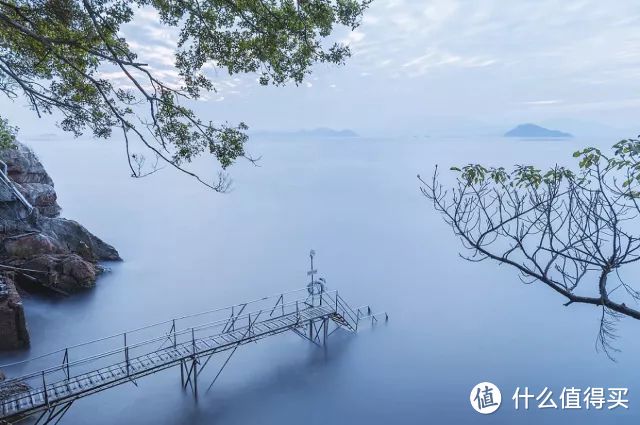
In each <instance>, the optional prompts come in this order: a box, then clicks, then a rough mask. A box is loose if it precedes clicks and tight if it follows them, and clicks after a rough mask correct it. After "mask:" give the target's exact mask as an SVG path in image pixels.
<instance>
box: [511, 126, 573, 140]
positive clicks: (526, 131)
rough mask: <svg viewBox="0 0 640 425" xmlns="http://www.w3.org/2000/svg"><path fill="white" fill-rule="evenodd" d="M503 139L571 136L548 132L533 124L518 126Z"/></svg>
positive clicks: (552, 131) (558, 132) (556, 131)
mask: <svg viewBox="0 0 640 425" xmlns="http://www.w3.org/2000/svg"><path fill="white" fill-rule="evenodd" d="M504 137H541V138H569V137H573V135H571V134H569V133H564V132H562V131H558V130H549V129H548V128H544V127H540V126H539V125H535V124H520V125H519V126H517V127H516V128H514V129H513V130H510V131H507V132H506V133H505V134H504Z"/></svg>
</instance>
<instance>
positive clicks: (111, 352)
mask: <svg viewBox="0 0 640 425" xmlns="http://www.w3.org/2000/svg"><path fill="white" fill-rule="evenodd" d="M299 291H300V290H295V291H290V292H288V293H289V294H291V293H295V292H299ZM305 291H306V288H305ZM330 292H335V291H330ZM269 298H273V297H264V298H261V299H258V300H255V301H263V300H267V299H269ZM308 299H309V297H308V296H307V297H301V298H298V299H296V300H292V301H289V302H287V303H285V304H284V307H293V306H297V305H299V303H300V302H302V301H304V302H306V301H308ZM255 301H250V302H248V303H247V304H249V303H252V302H255ZM244 304H245V303H242V304H237V305H234V307H235V306H240V305H244ZM229 308H231V307H228V308H222V309H216V310H211V312H219V311H224V310H226V309H229ZM270 309H271V307H268V308H262V309H259V310H253V311H250V312H248V313H244V314H242V315H238V316H234V317H235V320H236V321H238V320H242V319H247V318H250V317H251V316H254V317H255V316H256V314H259V313H261V312H263V311H267V310H270ZM299 311H300V310H297V309H296V311H291V312H289V313H288V314H284V315H280V316H276V317H275V318H277V317H283V316H286V315H290V314H293V313H299ZM203 314H205V313H198V314H194V315H188V316H183V317H182V318H189V317H196V316H201V315H203ZM230 319H231V317H226V318H223V319H218V320H215V321H212V322H207V323H204V324H200V325H198V326H191V327H188V328H183V329H182V330H177V329H176V330H174V331H173V332H169V333H166V332H165V333H163V334H162V335H161V336H158V337H154V338H150V339H147V340H143V341H140V342H136V343H135V344H130V345H124V346H119V347H118V348H115V349H112V350H107V351H104V352H101V353H98V354H94V355H91V356H87V357H83V358H81V359H77V360H74V361H73V362H68V361H67V362H66V363H64V364H60V365H56V366H52V367H49V368H45V369H41V370H38V371H37V372H32V373H28V374H25V375H22V376H19V377H15V378H11V379H7V380H5V381H4V382H2V383H0V388H2V387H3V386H7V385H8V384H12V383H15V382H20V381H24V380H27V379H30V378H34V377H37V376H39V375H40V374H42V373H43V372H44V373H45V374H49V373H51V372H57V371H60V370H64V369H65V368H70V367H73V366H79V365H82V364H86V363H90V362H91V361H94V360H97V359H100V358H106V357H108V356H112V355H115V354H119V353H124V352H125V351H127V350H133V349H136V348H139V347H143V346H146V345H150V344H152V343H157V342H160V341H165V340H166V339H167V338H168V337H174V338H177V337H179V336H183V335H187V334H190V333H192V332H195V331H202V330H204V329H211V328H215V327H216V326H220V325H223V324H226V323H228V321H229V320H230ZM270 319H273V317H270ZM176 320H178V319H176ZM171 322H172V320H169V321H164V322H160V323H158V324H154V325H149V326H145V327H142V328H138V329H135V330H133V331H129V332H123V333H120V334H116V335H113V336H110V337H104V338H100V339H96V340H94V341H90V342H86V343H83V344H77V345H74V346H70V347H66V348H63V349H60V350H57V351H53V352H50V353H47V354H43V355H40V356H38V357H34V358H31V359H27V360H22V361H19V362H14V363H9V364H6V365H3V366H0V369H7V368H9V367H15V366H18V365H21V364H27V363H30V362H33V361H36V360H40V359H43V358H46V357H50V356H53V355H56V354H61V353H65V352H68V351H69V350H71V349H73V348H79V347H84V346H88V345H90V344H94V343H97V342H102V341H106V340H109V339H113V338H116V337H123V336H125V335H129V336H131V334H132V333H134V332H137V331H139V330H145V329H150V328H152V327H155V326H159V325H162V324H168V323H171ZM243 327H244V326H242V327H240V328H243ZM226 333H229V332H220V333H218V334H216V335H222V334H226ZM154 351H156V350H154Z"/></svg>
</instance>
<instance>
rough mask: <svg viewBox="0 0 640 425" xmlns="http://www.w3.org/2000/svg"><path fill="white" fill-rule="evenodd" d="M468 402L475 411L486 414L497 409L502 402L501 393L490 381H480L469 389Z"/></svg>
mask: <svg viewBox="0 0 640 425" xmlns="http://www.w3.org/2000/svg"><path fill="white" fill-rule="evenodd" d="M469 402H470V403H471V407H473V408H474V409H475V411H476V412H478V413H482V414H483V415H488V414H490V413H493V412H495V411H496V410H498V408H499V407H500V403H502V394H500V390H499V389H498V387H496V386H495V385H494V384H492V383H491V382H481V383H479V384H478V385H476V386H475V387H473V389H472V390H471V394H469Z"/></svg>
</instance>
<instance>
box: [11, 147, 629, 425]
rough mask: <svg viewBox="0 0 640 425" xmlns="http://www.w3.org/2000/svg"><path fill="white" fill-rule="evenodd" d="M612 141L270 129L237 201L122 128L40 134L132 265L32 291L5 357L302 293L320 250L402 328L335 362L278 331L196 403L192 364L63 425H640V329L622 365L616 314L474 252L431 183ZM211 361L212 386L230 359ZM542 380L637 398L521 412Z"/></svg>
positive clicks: (372, 335) (334, 274)
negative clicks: (88, 134) (51, 292)
mask: <svg viewBox="0 0 640 425" xmlns="http://www.w3.org/2000/svg"><path fill="white" fill-rule="evenodd" d="M612 141H614V140H611V141H610V140H604V141H602V142H601V144H603V145H606V144H610V143H609V142H612ZM594 143H596V141H587V140H571V141H568V140H562V141H560V140H556V141H519V140H508V139H482V138H478V139H472V138H468V139H434V138H422V137H420V138H396V139H393V138H388V139H382V138H381V139H366V138H361V139H348V140H304V141H301V140H286V141H282V140H253V141H252V142H251V143H250V150H251V152H252V153H253V154H254V155H261V156H262V160H261V161H260V163H259V167H253V166H251V165H249V164H246V163H244V164H240V165H239V166H237V167H234V168H233V169H232V170H231V172H232V176H233V178H234V188H235V189H234V191H233V192H232V193H230V194H227V195H219V194H215V193H212V192H211V191H209V190H207V189H206V188H204V187H202V186H200V185H198V184H197V183H196V182H195V181H193V180H191V179H189V178H188V177H186V176H183V175H180V174H177V173H175V172H173V171H171V170H168V169H167V170H163V171H162V172H160V173H157V174H155V175H153V176H151V177H148V178H145V179H142V180H134V179H131V178H129V177H128V172H127V168H126V163H125V154H124V152H123V150H122V146H121V145H120V144H118V142H117V141H115V140H114V141H110V142H108V143H105V142H102V143H99V142H80V141H69V142H66V141H65V142H52V141H32V142H29V144H30V145H31V146H33V147H34V148H35V150H36V152H37V153H38V154H39V156H40V158H41V159H42V161H43V162H44V164H45V166H46V167H47V169H48V171H49V172H50V174H51V175H52V177H53V179H54V181H55V183H56V189H57V192H58V195H59V202H60V204H61V205H62V207H63V216H65V217H68V218H72V219H75V220H78V221H79V222H81V223H83V224H84V225H85V226H87V227H88V228H89V229H90V230H92V231H93V232H95V233H96V234H97V235H99V236H101V237H102V238H104V239H105V240H106V241H108V242H110V243H112V244H113V245H114V246H115V247H116V248H117V249H118V250H119V251H120V253H121V255H122V257H123V258H124V260H125V261H124V262H122V263H119V264H109V267H110V268H111V271H110V272H109V273H107V274H105V275H103V276H102V277H101V278H100V279H99V281H98V283H97V287H96V288H95V289H94V290H91V291H87V292H86V293H82V294H80V295H76V296H73V297H69V298H65V299H54V300H51V299H46V298H43V297H40V296H36V295H31V296H26V297H25V299H24V303H25V306H26V312H27V317H28V325H29V329H30V331H31V338H32V348H31V350H30V351H29V352H28V353H22V354H14V355H3V356H2V358H0V360H2V362H3V363H4V362H6V361H9V360H15V359H22V358H28V357H29V356H36V355H38V354H41V353H45V352H48V351H52V350H54V349H58V348H62V347H64V346H67V345H72V344H75V343H79V342H82V341H84V340H88V339H93V338H96V337H99V336H103V335H110V334H114V333H116V332H119V331H124V330H127V329H129V328H136V327H139V326H141V325H145V324H148V323H153V322H156V321H160V320H164V319H168V318H171V317H173V316H180V315H183V314H187V313H192V312H193V313H195V312H198V311H203V310H208V309H212V308H215V307H223V306H226V305H230V304H235V303H238V302H242V301H245V300H249V299H254V298H257V297H260V296H263V295H270V294H273V293H277V292H280V291H285V290H290V289H295V288H298V287H302V286H304V285H305V284H306V281H307V276H306V271H307V269H308V257H307V255H308V251H309V249H311V248H313V249H315V250H316V251H317V257H316V259H317V261H316V266H317V268H318V269H319V272H320V276H323V277H325V278H326V280H327V284H328V286H329V287H330V288H331V289H338V290H339V291H340V293H341V295H342V296H343V297H344V298H345V299H346V300H347V301H349V302H351V303H352V304H353V305H361V304H371V305H372V306H374V308H375V309H376V310H380V311H387V312H388V313H389V315H390V320H389V323H388V324H387V325H382V326H378V327H377V328H375V329H373V330H371V331H365V332H362V333H360V334H358V335H357V336H352V335H349V334H346V333H335V334H333V335H331V337H330V341H329V349H328V353H327V354H326V355H325V354H324V353H323V351H322V350H319V349H317V348H316V347H314V346H312V345H311V344H309V343H308V342H306V341H304V340H302V339H301V338H299V337H298V336H296V335H294V334H285V335H280V336H276V337H273V338H269V339H267V340H263V341H260V342H259V343H257V344H250V345H247V346H243V347H241V348H240V349H239V350H238V351H237V353H236V355H235V356H234V357H233V359H232V360H231V362H230V363H229V365H228V367H227V368H226V369H225V371H224V372H223V374H222V375H221V378H220V379H219V380H218V381H217V382H216V384H215V386H214V387H213V389H212V391H211V392H209V393H207V394H201V397H200V399H199V401H198V403H197V404H196V403H195V402H194V400H193V398H192V396H191V394H190V393H189V392H183V391H182V390H181V388H180V376H179V370H178V369H177V368H174V369H169V370H167V371H164V372H162V373H159V374H157V375H153V376H151V377H148V378H145V379H142V380H140V381H139V382H138V385H139V386H138V387H136V386H134V385H133V384H127V385H124V386H120V387H117V388H114V389H111V390H108V391H105V392H102V393H99V394H97V395H94V396H91V397H88V398H85V399H82V400H80V401H79V402H77V403H76V404H75V405H74V406H73V407H72V409H71V410H70V411H69V413H68V415H67V416H66V417H65V418H64V422H63V423H66V424H87V423H91V424H94V425H98V424H113V423H135V424H170V425H171V424H186V423H188V424H214V423H215V424H233V425H235V424H292V425H293V424H296V425H297V424H308V425H314V424H329V423H334V424H347V423H350V424H380V425H388V424H427V423H434V424H441V423H451V424H462V423H464V424H467V423H492V424H493V423H495V424H514V423H517V424H540V423H545V424H548V423H565V422H567V421H570V420H580V421H581V423H584V424H591V423H625V424H626V423H628V424H631V423H638V421H639V420H640V413H639V412H640V385H637V382H638V379H639V377H640V370H639V369H638V367H637V359H638V354H640V339H639V338H637V335H638V332H640V323H638V322H636V321H633V320H630V319H629V320H624V321H622V322H621V323H620V326H619V335H620V339H619V341H617V343H616V345H617V346H618V348H620V349H621V350H622V351H621V352H620V353H618V354H617V362H616V363H614V362H612V361H610V360H608V359H607V358H606V356H605V355H604V354H602V353H599V352H597V351H596V349H595V341H596V335H597V331H598V324H599V319H600V312H599V310H598V309H596V308H594V307H591V306H570V307H564V306H563V305H562V304H563V302H564V300H563V299H562V298H560V297H559V296H557V295H556V294H554V293H552V292H551V291H550V290H548V289H547V288H545V287H543V286H541V285H535V284H534V285H528V286H527V285H523V284H522V283H520V281H519V280H518V277H517V275H516V273H515V272H514V271H513V270H511V269H509V268H507V267H506V266H499V265H497V264H495V263H488V262H486V263H480V264H475V263H469V262H466V261H465V260H463V259H461V258H460V257H459V256H458V252H459V251H460V249H461V246H460V243H459V242H458V241H457V240H456V238H455V237H454V236H453V235H452V233H451V231H450V229H449V228H448V227H447V226H446V225H445V224H444V223H443V222H442V220H441V218H440V217H439V216H438V215H437V214H436V213H435V212H434V211H433V209H432V208H431V206H430V204H429V202H428V201H427V200H426V199H425V198H424V197H423V196H422V195H421V194H420V191H419V184H418V181H417V179H416V174H417V173H421V174H423V175H430V173H431V172H432V171H433V167H434V165H435V164H436V163H437V164H440V165H441V166H443V168H445V169H448V167H449V166H450V165H454V164H464V163H467V162H470V161H480V162H486V163H491V164H495V165H510V164H513V163H525V162H527V163H528V162H534V163H536V164H541V165H544V164H547V165H552V164H553V163H555V162H559V163H562V164H572V163H573V159H572V158H571V153H572V152H573V151H574V150H576V149H577V148H579V147H581V146H583V145H587V144H594ZM634 273H635V276H634ZM637 275H638V274H637V272H635V271H633V270H630V271H628V272H626V274H625V277H627V278H630V279H633V278H634V277H637ZM224 357H225V356H221V359H222V360H223V359H224ZM217 365H219V362H218V363H217ZM208 367H209V369H207V370H206V372H205V373H204V374H203V375H202V378H201V382H204V384H203V385H205V386H208V383H209V381H210V380H211V379H212V377H213V375H215V372H216V371H217V369H216V367H215V365H213V366H208ZM482 381H491V382H493V383H495V384H497V385H498V386H499V387H500V388H501V389H502V395H503V405H502V407H501V408H500V409H499V410H498V411H497V412H496V413H494V414H493V415H491V416H489V417H484V416H482V415H479V414H477V413H476V412H475V411H473V410H472V409H471V407H470V405H469V392H470V390H471V388H472V387H473V386H474V385H475V384H477V383H479V382H482ZM525 386H528V387H529V388H530V389H531V391H532V392H536V393H539V392H540V391H541V390H542V389H543V388H544V387H549V389H551V390H552V391H553V392H554V398H555V399H556V401H557V400H558V396H559V394H560V391H561V390H562V388H563V387H578V388H586V387H589V386H591V387H605V388H607V387H628V388H629V391H630V392H629V399H630V403H629V404H630V409H629V410H627V411H621V410H614V411H608V410H606V408H605V409H604V410H603V411H593V410H590V411H586V410H581V411H561V410H560V409H558V410H555V411H554V410H546V411H542V410H538V409H537V408H535V405H533V407H532V408H530V410H529V411H523V410H520V411H516V410H514V406H513V402H512V401H511V396H512V395H513V392H514V390H515V388H516V387H525ZM558 403H559V401H558Z"/></svg>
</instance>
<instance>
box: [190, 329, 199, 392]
mask: <svg viewBox="0 0 640 425" xmlns="http://www.w3.org/2000/svg"><path fill="white" fill-rule="evenodd" d="M191 341H192V343H193V395H194V397H195V398H196V400H197V399H198V358H197V357H196V331H195V330H194V329H193V328H191Z"/></svg>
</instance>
